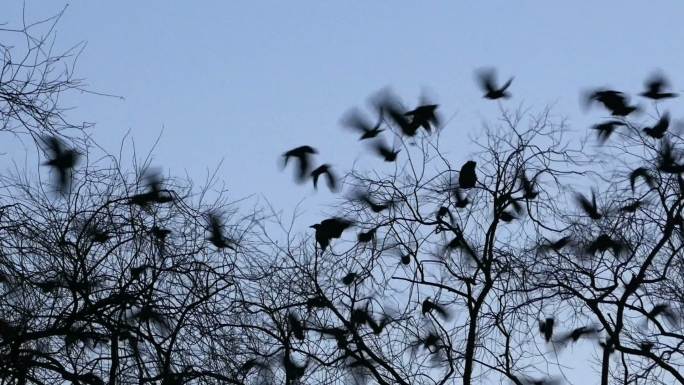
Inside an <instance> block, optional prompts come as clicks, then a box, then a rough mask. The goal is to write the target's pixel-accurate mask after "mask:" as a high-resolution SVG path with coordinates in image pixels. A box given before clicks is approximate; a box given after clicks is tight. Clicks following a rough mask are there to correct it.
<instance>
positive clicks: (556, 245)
mask: <svg viewBox="0 0 684 385" xmlns="http://www.w3.org/2000/svg"><path fill="white" fill-rule="evenodd" d="M571 242H572V237H570V236H569V235H568V236H565V237H563V238H560V239H559V240H557V241H548V242H547V243H545V244H543V245H541V246H539V248H540V249H541V250H542V251H547V250H553V251H556V252H558V251H560V250H561V249H562V248H564V247H565V246H567V245H569V244H570V243H571Z"/></svg>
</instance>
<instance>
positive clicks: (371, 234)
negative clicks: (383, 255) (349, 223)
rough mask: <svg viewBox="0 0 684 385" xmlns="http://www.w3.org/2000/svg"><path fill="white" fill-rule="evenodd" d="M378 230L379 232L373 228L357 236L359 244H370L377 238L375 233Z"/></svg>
mask: <svg viewBox="0 0 684 385" xmlns="http://www.w3.org/2000/svg"><path fill="white" fill-rule="evenodd" d="M377 230H378V228H377V227H375V228H372V229H370V230H368V231H362V232H360V233H359V234H358V235H357V237H356V238H357V240H358V241H359V243H368V242H370V241H372V240H373V238H375V232H376V231H377Z"/></svg>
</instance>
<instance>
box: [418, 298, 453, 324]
mask: <svg viewBox="0 0 684 385" xmlns="http://www.w3.org/2000/svg"><path fill="white" fill-rule="evenodd" d="M433 311H435V312H436V313H437V314H439V316H440V317H442V318H443V319H445V320H446V319H448V318H449V313H448V312H447V310H446V309H445V308H444V306H442V305H439V304H437V303H435V302H432V301H430V298H425V299H424V300H423V303H422V305H421V313H423V315H426V314H428V313H432V312H433Z"/></svg>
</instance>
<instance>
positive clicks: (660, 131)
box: [643, 112, 670, 139]
mask: <svg viewBox="0 0 684 385" xmlns="http://www.w3.org/2000/svg"><path fill="white" fill-rule="evenodd" d="M668 127H670V114H669V113H667V112H665V113H663V115H662V116H661V117H660V119H658V122H657V123H656V124H655V125H654V126H653V127H646V128H644V129H643V131H644V132H645V133H646V135H648V136H650V137H652V138H655V139H662V137H663V136H665V132H666V131H667V129H668Z"/></svg>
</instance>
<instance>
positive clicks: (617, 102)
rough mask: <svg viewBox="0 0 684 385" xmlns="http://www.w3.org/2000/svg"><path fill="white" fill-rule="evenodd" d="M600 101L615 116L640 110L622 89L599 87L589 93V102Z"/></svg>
mask: <svg viewBox="0 0 684 385" xmlns="http://www.w3.org/2000/svg"><path fill="white" fill-rule="evenodd" d="M594 101H596V102H599V103H601V104H603V106H604V107H605V108H606V109H607V110H609V111H610V112H611V114H612V115H613V116H627V115H629V114H631V113H632V112H634V111H637V110H638V107H637V106H630V105H629V99H628V98H627V97H626V96H625V94H623V93H622V92H620V91H615V90H607V89H598V90H595V91H594V92H591V93H589V95H588V96H587V103H588V104H590V103H591V102H594Z"/></svg>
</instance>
